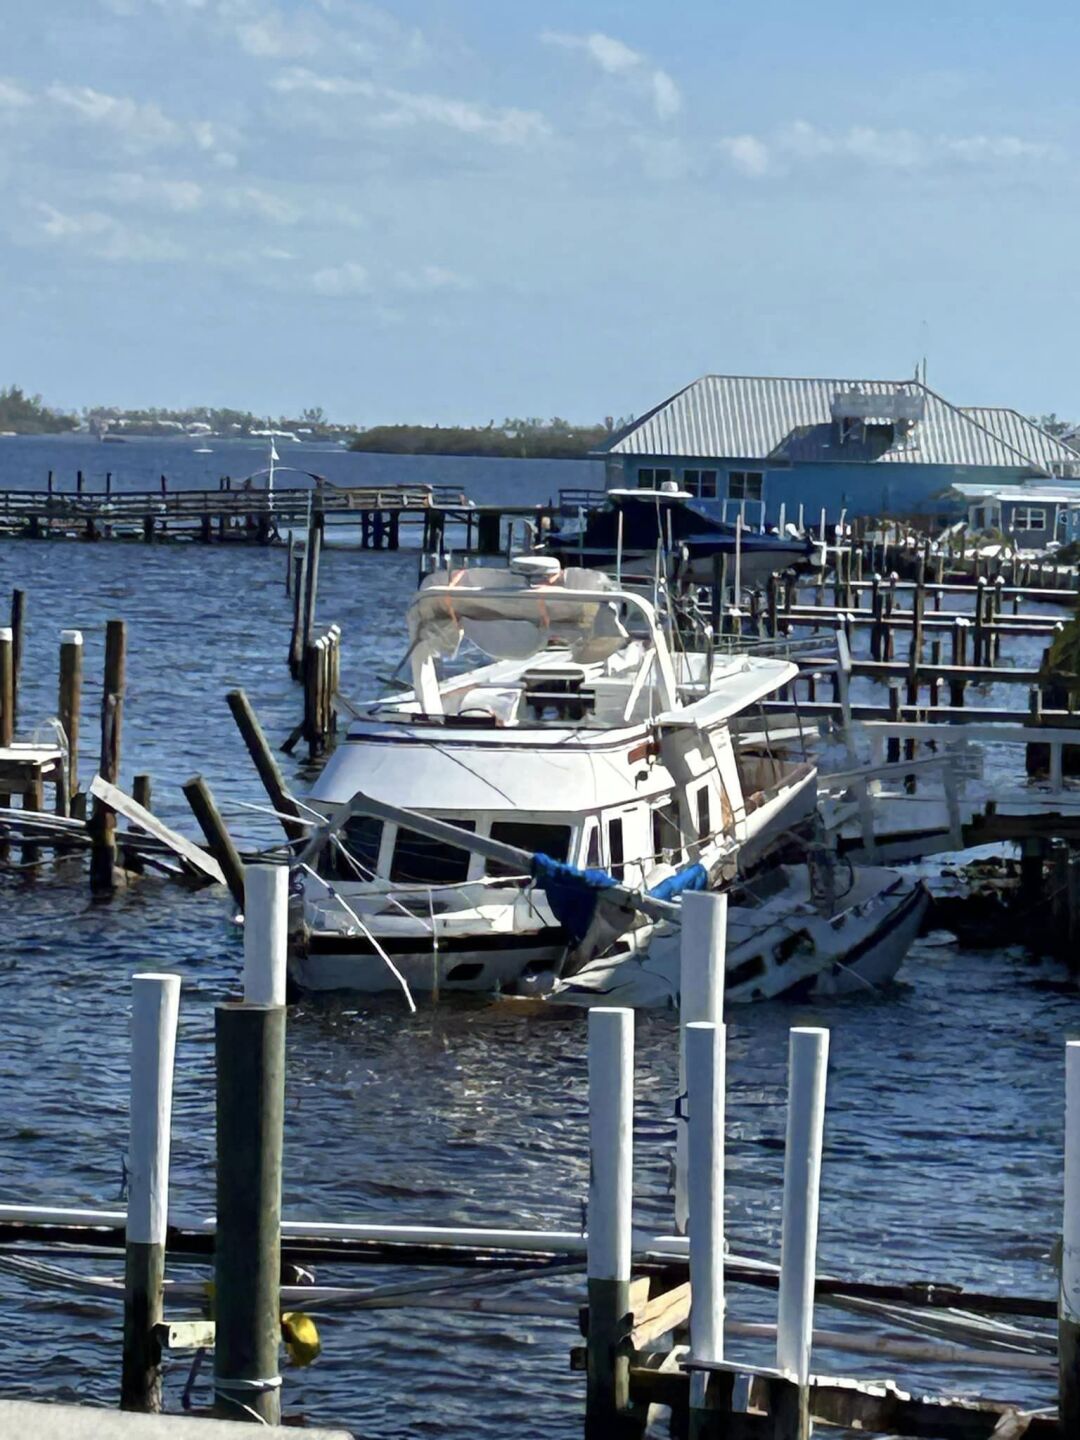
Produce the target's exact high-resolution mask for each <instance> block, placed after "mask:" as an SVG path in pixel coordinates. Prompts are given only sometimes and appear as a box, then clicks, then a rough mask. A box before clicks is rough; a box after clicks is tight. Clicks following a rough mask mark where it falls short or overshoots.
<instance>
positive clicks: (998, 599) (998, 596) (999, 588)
mask: <svg viewBox="0 0 1080 1440" xmlns="http://www.w3.org/2000/svg"><path fill="white" fill-rule="evenodd" d="M1004 594H1005V577H1004V575H999V576H998V577H997V579H996V580H995V581H994V632H993V634H992V635H991V636H990V663H991V664H992V665H996V664H997V663H998V661H999V660H1000V659H1001V628H1000V627H1001V615H1002V611H1003V610H1004V608H1005V604H1004Z"/></svg>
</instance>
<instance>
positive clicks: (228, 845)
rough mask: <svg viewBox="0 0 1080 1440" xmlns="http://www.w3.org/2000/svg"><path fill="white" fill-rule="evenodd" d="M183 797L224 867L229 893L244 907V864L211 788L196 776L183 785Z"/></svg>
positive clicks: (214, 853)
mask: <svg viewBox="0 0 1080 1440" xmlns="http://www.w3.org/2000/svg"><path fill="white" fill-rule="evenodd" d="M183 791H184V795H185V797H186V799H187V802H188V804H189V805H190V806H191V810H192V814H193V815H194V816H195V819H196V820H197V821H198V822H199V828H200V829H201V830H202V832H203V835H204V836H205V837H206V843H207V846H208V847H209V850H210V853H211V855H213V857H214V859H215V860H216V861H217V862H218V864H219V865H220V866H221V870H222V873H223V874H224V876H225V883H226V885H228V887H229V893H230V894H231V895H232V897H233V899H234V900H235V901H236V903H237V905H239V906H240V907H241V908H243V904H244V862H243V861H242V860H241V859H240V853H239V851H238V850H237V848H236V846H235V845H234V844H233V840H232V836H231V835H230V834H229V832H228V829H227V828H226V825H225V822H224V820H222V818H221V814H220V812H219V811H218V808H217V806H216V805H215V804H214V797H213V794H212V793H211V790H210V786H209V785H207V783H206V781H205V780H204V779H203V778H202V776H201V775H193V776H192V777H191V779H190V780H188V781H186V782H185V783H184V785H183Z"/></svg>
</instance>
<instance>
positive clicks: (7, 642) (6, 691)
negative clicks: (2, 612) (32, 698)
mask: <svg viewBox="0 0 1080 1440" xmlns="http://www.w3.org/2000/svg"><path fill="white" fill-rule="evenodd" d="M14 739H15V642H14V639H13V637H12V634H11V628H10V626H6V625H5V626H3V627H2V628H0V745H4V746H7V745H10V744H11V742H12V741H13V740H14Z"/></svg>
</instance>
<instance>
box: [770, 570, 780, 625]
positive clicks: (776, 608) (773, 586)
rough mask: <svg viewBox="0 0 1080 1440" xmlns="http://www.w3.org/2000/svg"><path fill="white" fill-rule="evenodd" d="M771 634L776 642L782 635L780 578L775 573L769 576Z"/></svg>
mask: <svg viewBox="0 0 1080 1440" xmlns="http://www.w3.org/2000/svg"><path fill="white" fill-rule="evenodd" d="M768 604H769V634H770V635H771V636H772V638H773V639H774V640H775V639H776V637H777V635H779V633H780V628H779V615H780V576H779V575H777V574H776V572H775V571H774V572H773V574H771V575H770V576H769V599H768Z"/></svg>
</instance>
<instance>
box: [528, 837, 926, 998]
mask: <svg viewBox="0 0 1080 1440" xmlns="http://www.w3.org/2000/svg"><path fill="white" fill-rule="evenodd" d="M841 864H842V862H841ZM826 869H827V870H829V869H831V863H827V865H826ZM848 876H849V880H848V883H847V885H846V887H845V886H843V885H841V886H840V888H839V889H837V888H835V886H830V885H829V884H826V885H824V886H823V885H822V884H821V883H820V877H821V866H820V862H818V863H817V864H815V863H813V862H811V863H808V864H806V865H801V866H792V865H781V866H777V867H776V868H775V869H773V870H771V871H768V872H766V873H765V874H764V875H762V876H761V877H759V878H757V879H755V880H754V881H753V882H752V883H748V884H744V885H742V886H740V887H739V888H738V889H737V890H736V891H735V892H734V894H733V896H732V900H731V903H730V904H729V906H728V917H727V935H728V944H727V963H726V966H725V971H726V974H725V991H724V993H725V999H726V1000H727V1001H728V1002H730V1003H732V1004H738V1003H742V1002H746V1001H750V1000H772V999H776V998H778V997H780V996H787V997H789V998H795V997H798V998H806V997H808V996H811V995H814V996H825V995H856V994H864V995H865V994H875V993H878V992H880V990H881V989H882V987H883V986H885V985H887V984H888V983H889V982H890V981H891V980H893V979H894V978H895V976H896V973H897V971H898V970H899V968H900V966H901V965H902V963H903V960H904V957H905V955H906V954H907V952H908V950H909V949H910V947H911V945H912V942H913V941H914V940H915V938H916V937H917V936H918V933H919V930H920V928H921V926H922V922H923V919H924V917H925V915H926V911H927V907H928V905H929V903H930V892H929V890H928V889H927V887H926V885H925V884H924V883H923V881H921V880H919V879H914V878H910V877H907V876H904V875H902V874H900V872H898V871H896V870H889V869H885V868H883V867H880V866H867V867H865V868H863V867H860V868H858V869H854V868H851V867H848ZM567 969H569V967H567ZM679 984H680V931H679V927H678V925H677V924H672V923H670V922H666V921H662V922H660V923H659V924H657V925H655V926H642V925H639V926H638V927H637V928H636V929H634V930H632V931H629V932H628V933H627V934H626V935H624V936H622V937H620V939H619V940H618V941H617V942H616V943H615V944H614V945H613V946H611V947H610V948H609V949H608V951H607V952H606V953H605V954H604V955H603V956H600V957H597V958H596V959H592V960H589V961H587V962H586V963H584V964H583V965H581V967H580V968H579V969H577V970H576V971H575V972H574V973H573V974H568V973H567V971H566V970H564V972H563V974H562V975H561V976H560V977H559V978H558V979H555V980H553V983H552V985H551V987H550V989H549V990H548V991H547V996H546V998H548V999H550V1000H554V1001H558V1002H560V1003H563V1004H575V1005H608V1004H618V1005H630V1006H633V1007H636V1008H641V1009H645V1008H651V1007H672V1006H677V1005H678V1003H679ZM537 989H538V990H539V989H540V986H539V984H538V986H537Z"/></svg>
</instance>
